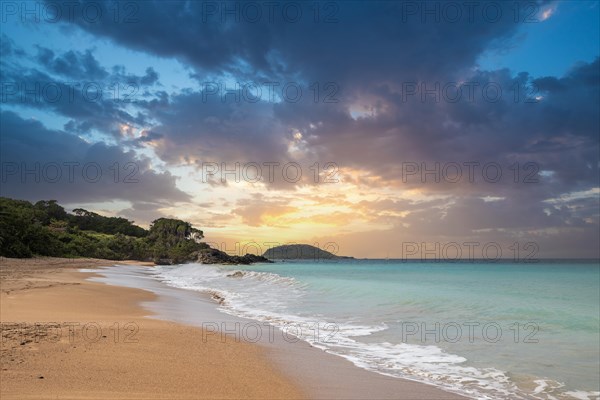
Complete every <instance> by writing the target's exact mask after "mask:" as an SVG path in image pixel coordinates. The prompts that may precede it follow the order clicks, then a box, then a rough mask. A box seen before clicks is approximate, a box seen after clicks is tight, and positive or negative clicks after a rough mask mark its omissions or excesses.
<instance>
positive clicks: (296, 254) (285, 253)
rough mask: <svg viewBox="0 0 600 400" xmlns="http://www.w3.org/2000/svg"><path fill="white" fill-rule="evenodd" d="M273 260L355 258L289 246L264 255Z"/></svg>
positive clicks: (306, 246) (312, 248) (302, 246)
mask: <svg viewBox="0 0 600 400" xmlns="http://www.w3.org/2000/svg"><path fill="white" fill-rule="evenodd" d="M263 257H266V258H269V259H272V260H315V261H317V260H343V259H353V258H354V257H344V256H337V255H335V254H333V253H330V252H328V251H325V250H321V249H319V248H318V247H315V246H311V245H308V244H287V245H283V246H277V247H273V248H271V249H269V250H267V251H265V253H264V254H263Z"/></svg>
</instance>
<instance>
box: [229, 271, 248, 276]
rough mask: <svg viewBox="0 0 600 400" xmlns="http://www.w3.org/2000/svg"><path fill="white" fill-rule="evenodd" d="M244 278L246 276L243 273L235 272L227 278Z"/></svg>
mask: <svg viewBox="0 0 600 400" xmlns="http://www.w3.org/2000/svg"><path fill="white" fill-rule="evenodd" d="M243 276H244V273H243V272H242V271H235V272H234V273H233V274H229V275H227V277H229V278H241V277H243Z"/></svg>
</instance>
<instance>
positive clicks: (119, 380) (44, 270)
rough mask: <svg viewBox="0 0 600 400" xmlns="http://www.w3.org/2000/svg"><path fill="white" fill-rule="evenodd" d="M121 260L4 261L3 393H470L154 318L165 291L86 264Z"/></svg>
mask: <svg viewBox="0 0 600 400" xmlns="http://www.w3.org/2000/svg"><path fill="white" fill-rule="evenodd" d="M111 264H113V262H111V261H106V260H96V259H78V260H73V259H57V258H36V259H22V260H16V259H6V258H3V259H1V260H0V289H1V294H0V296H1V297H0V300H1V301H0V304H1V307H0V317H1V318H0V320H1V324H2V347H1V360H0V364H1V385H0V386H1V390H0V397H2V399H42V398H48V399H50V398H52V399H55V398H63V399H100V398H102V399H106V398H108V399H111V398H112V399H117V398H119V399H158V398H161V399H164V398H169V399H191V398H210V399H214V398H230V399H233V398H235V399H238V398H255V399H265V398H272V399H300V398H398V399H417V398H418V399H456V398H460V397H459V396H457V395H454V394H450V393H447V392H443V391H441V390H439V389H436V388H434V387H431V386H427V385H424V384H420V383H416V382H411V381H404V380H401V379H395V378H389V377H385V376H382V375H379V374H375V373H372V372H368V371H365V370H362V369H360V368H357V367H355V366H354V365H352V364H351V363H350V362H348V361H346V360H343V359H341V358H339V357H335V356H332V355H329V354H326V353H324V352H321V351H319V350H316V349H314V348H312V347H310V346H309V345H307V344H304V343H298V344H297V345H295V346H285V347H279V348H277V349H269V348H265V347H264V346H261V345H258V344H252V343H247V342H244V341H234V340H228V341H226V342H223V341H220V340H219V337H218V336H217V335H206V336H203V331H202V330H201V329H199V328H196V327H191V326H187V325H184V324H178V323H174V322H168V321H162V320H158V319H153V318H147V316H149V315H150V314H151V312H150V311H148V310H146V309H145V308H143V307H142V306H140V303H141V302H148V301H153V300H154V299H155V297H156V295H155V294H153V293H151V292H149V291H145V290H140V289H131V288H124V287H119V286H111V285H106V284H104V283H98V282H91V281H89V280H87V279H88V278H90V277H92V276H94V274H92V273H83V272H80V271H79V270H78V269H80V268H95V267H106V266H109V265H111ZM120 264H123V263H120ZM135 264H137V265H139V264H140V263H137V262H136V263H135ZM204 338H206V340H203V339H204Z"/></svg>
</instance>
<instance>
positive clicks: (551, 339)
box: [153, 260, 600, 399]
mask: <svg viewBox="0 0 600 400" xmlns="http://www.w3.org/2000/svg"><path fill="white" fill-rule="evenodd" d="M237 270H242V271H244V274H243V276H241V277H229V276H227V275H231V274H232V273H233V272H235V271H237ZM153 274H154V277H155V278H156V279H158V280H160V281H163V282H165V283H167V284H169V285H172V286H175V287H179V288H184V289H191V290H197V291H207V292H216V293H218V294H219V295H220V296H222V297H223V298H224V299H225V302H224V304H223V305H222V307H221V308H222V310H223V311H225V312H228V313H231V314H234V315H237V316H243V317H246V318H251V319H255V320H258V321H267V322H269V323H271V324H273V325H276V326H279V327H280V328H282V329H283V330H284V332H285V333H286V334H288V335H290V337H292V336H293V337H296V336H297V337H301V338H302V339H304V340H306V341H308V342H310V343H311V344H313V345H315V346H317V347H320V348H323V349H327V350H328V351H330V352H334V353H336V354H339V355H342V356H344V357H346V358H348V359H350V360H351V361H353V362H354V363H355V364H356V365H358V366H360V367H363V368H366V369H370V370H374V371H377V372H380V373H383V374H386V375H392V376H398V377H405V378H410V379H417V380H420V381H424V382H428V383H433V384H436V385H438V386H442V387H446V388H449V389H452V390H453V391H456V390H458V391H460V392H462V393H465V394H469V395H471V396H475V397H479V398H540V399H552V398H577V399H586V398H587V399H597V398H598V397H599V396H598V391H599V390H600V389H599V387H598V386H599V384H598V376H599V374H600V367H599V364H600V359H599V358H600V337H599V335H600V334H599V332H600V321H599V313H600V310H599V307H600V305H599V304H600V293H599V290H600V289H599V288H600V267H599V265H598V263H597V262H596V263H581V262H541V263H536V264H511V263H506V264H501V263H494V264H491V263H472V262H470V263H447V264H443V263H406V262H401V261H393V260H390V261H382V260H378V261H375V260H348V261H342V262H322V261H321V262H285V263H275V264H257V265H253V266H247V267H242V268H240V267H239V266H238V267H233V266H214V265H210V266H209V265H197V264H187V265H181V266H160V267H157V268H156V269H154V272H153Z"/></svg>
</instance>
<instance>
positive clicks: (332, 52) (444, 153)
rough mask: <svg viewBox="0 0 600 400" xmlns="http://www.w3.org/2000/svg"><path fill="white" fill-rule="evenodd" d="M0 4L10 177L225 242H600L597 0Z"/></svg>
mask: <svg viewBox="0 0 600 400" xmlns="http://www.w3.org/2000/svg"><path fill="white" fill-rule="evenodd" d="M473 4H474V5H473ZM1 7H2V8H1V10H0V11H1V21H0V27H1V33H0V52H1V59H0V78H1V79H0V81H1V87H0V90H1V92H0V97H1V100H0V101H1V103H0V106H1V117H0V128H1V129H0V131H1V133H0V144H1V148H0V155H1V166H2V171H1V172H2V176H1V182H0V183H1V190H0V195H2V196H7V197H12V198H18V199H25V200H29V201H37V200H41V199H55V200H58V201H59V202H60V203H61V204H63V205H65V206H66V208H67V209H68V210H71V209H73V208H77V207H83V208H86V209H88V210H92V211H95V212H98V213H101V214H103V215H115V216H123V217H126V218H128V219H130V220H133V221H135V222H136V223H139V224H141V225H143V226H149V224H150V223H151V221H152V220H154V219H156V218H159V217H173V218H180V219H184V220H188V221H190V222H191V223H193V224H194V226H195V227H198V228H200V229H202V230H203V231H204V233H205V237H206V239H205V240H206V241H208V242H210V243H211V244H212V245H214V246H216V247H219V248H221V249H222V250H225V251H228V252H230V253H244V252H246V251H248V252H262V251H264V250H266V249H267V248H268V247H270V246H273V245H274V244H283V243H308V244H313V245H317V246H318V247H321V248H324V249H326V250H330V251H333V252H335V253H337V254H341V255H350V256H354V257H361V258H363V257H365V258H380V257H390V258H404V257H407V258H411V257H417V258H419V257H421V258H423V256H424V257H425V258H428V257H429V258H431V257H433V258H436V257H446V258H453V257H455V256H458V254H461V255H462V258H466V257H467V256H472V257H474V258H488V257H489V258H494V257H495V256H496V255H498V254H501V256H502V257H503V258H518V259H528V258H537V257H540V258H542V257H564V258H574V257H576V258H579V257H586V258H597V257H600V254H599V251H600V250H599V248H600V246H599V243H600V233H599V232H600V226H599V225H600V185H599V176H600V175H599V168H600V160H599V153H600V147H599V138H600V137H599V135H600V126H599V123H600V121H599V120H600V114H599V112H600V111H599V109H600V79H599V74H600V62H599V58H598V57H599V53H600V28H599V20H600V18H599V17H600V15H599V14H600V5H599V3H598V1H523V2H477V3H471V2H464V3H463V2H450V3H448V2H437V1H429V2H416V1H384V2H352V1H344V2H335V1H333V2H332V1H324V2H316V3H315V2H277V1H275V2H266V3H263V2H237V1H233V2H220V1H219V2H215V1H168V2H159V1H144V2H113V1H108V2H98V1H81V0H80V1H78V2H73V1H70V2H60V1H47V2H44V1H40V2H35V1H31V2H10V1H7V2H2V3H1Z"/></svg>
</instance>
